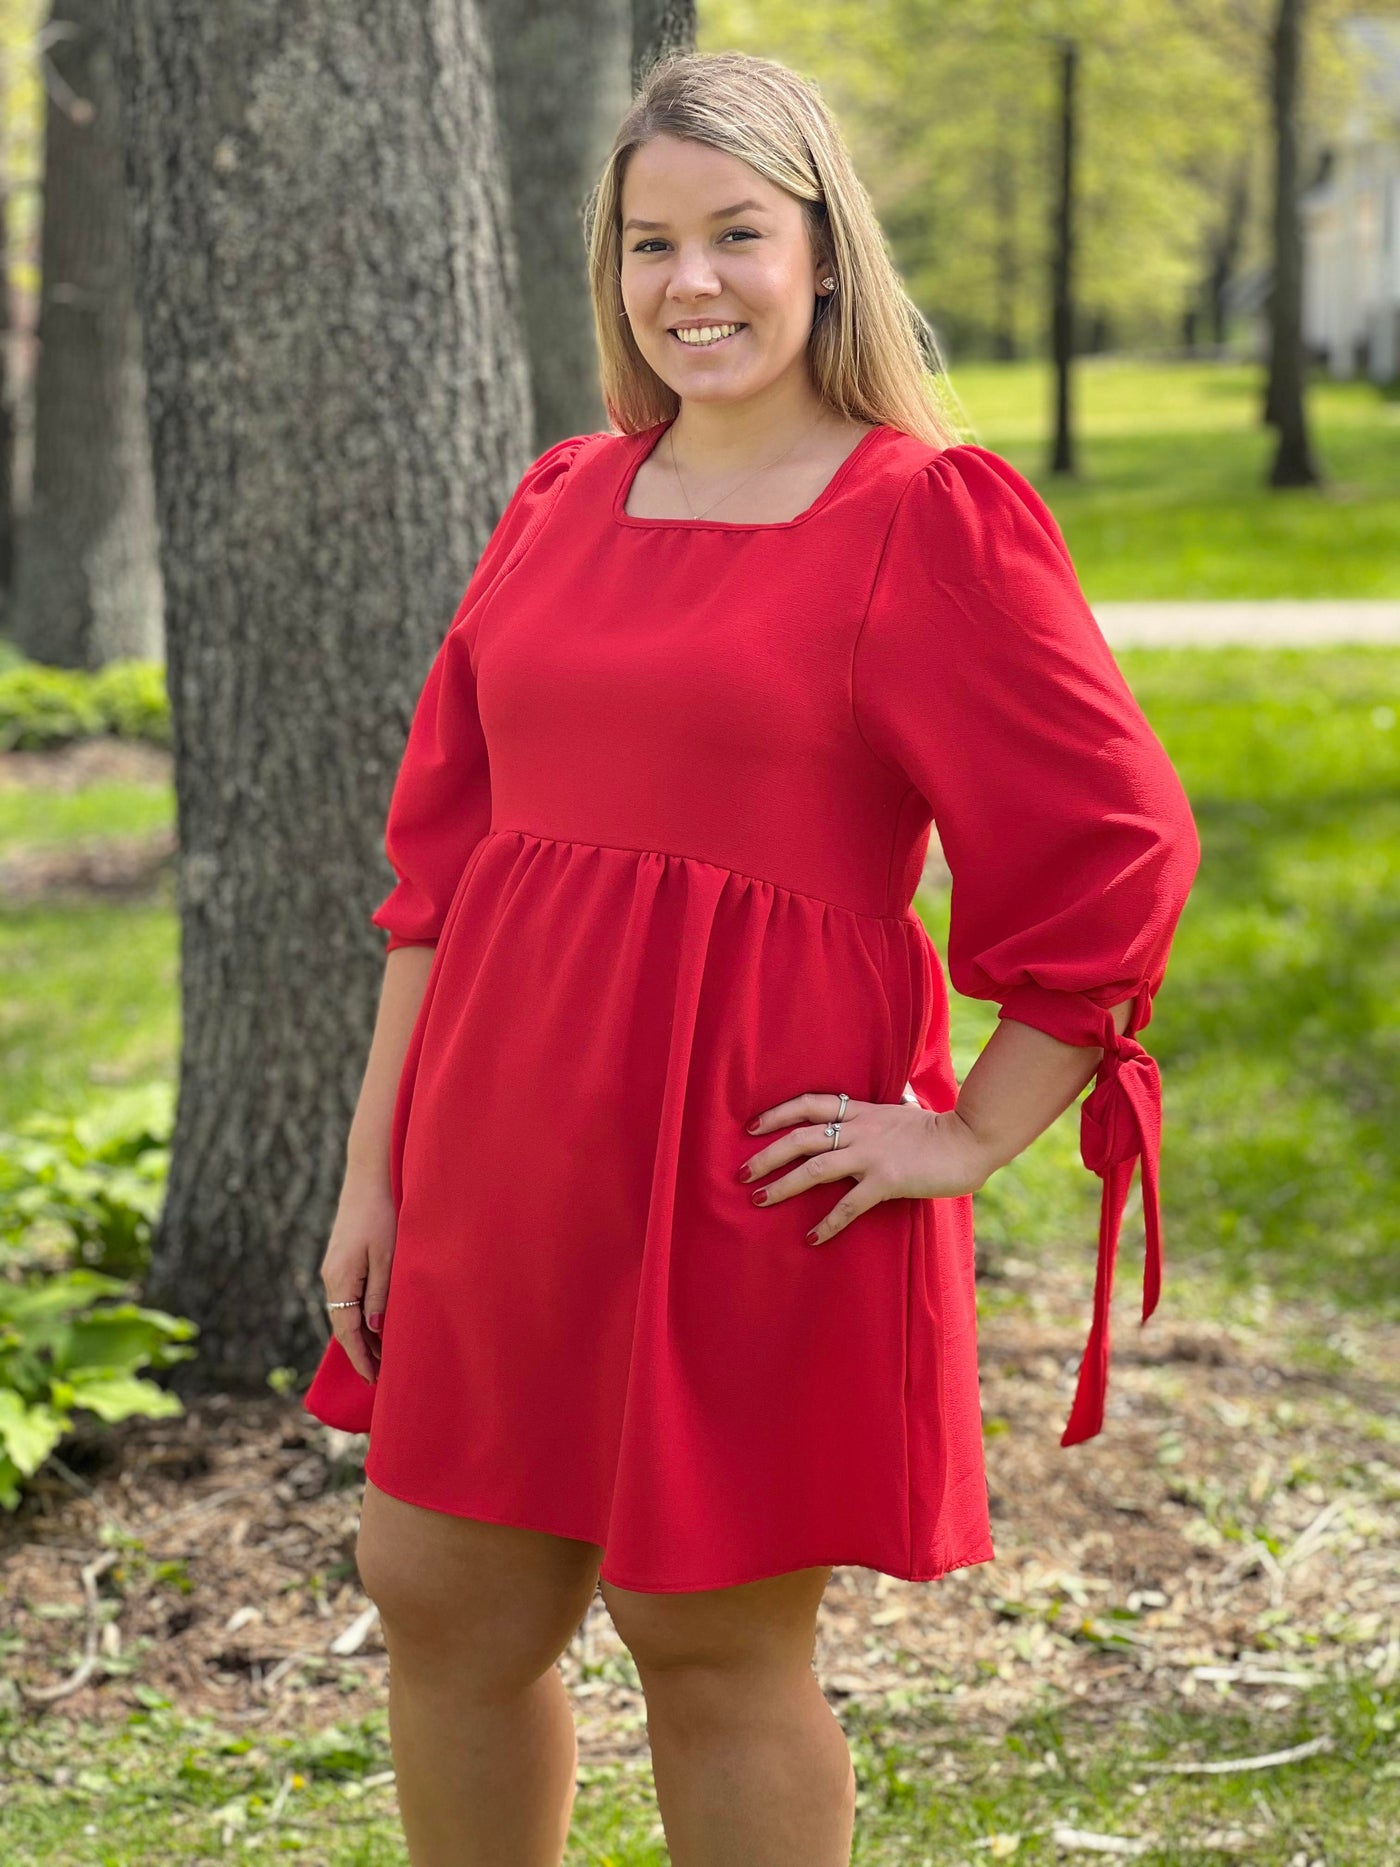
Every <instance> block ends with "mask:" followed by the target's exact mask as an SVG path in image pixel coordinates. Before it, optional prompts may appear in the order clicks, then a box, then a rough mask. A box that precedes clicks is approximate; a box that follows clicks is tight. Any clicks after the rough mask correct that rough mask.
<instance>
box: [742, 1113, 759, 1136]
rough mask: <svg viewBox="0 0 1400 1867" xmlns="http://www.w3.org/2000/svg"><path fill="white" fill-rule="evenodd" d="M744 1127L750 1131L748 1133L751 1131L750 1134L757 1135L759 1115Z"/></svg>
mask: <svg viewBox="0 0 1400 1867" xmlns="http://www.w3.org/2000/svg"><path fill="white" fill-rule="evenodd" d="M744 1126H745V1127H746V1128H747V1129H748V1131H749V1133H750V1134H757V1133H758V1117H757V1115H755V1116H754V1118H753V1120H752V1121H751V1122H745V1123H744Z"/></svg>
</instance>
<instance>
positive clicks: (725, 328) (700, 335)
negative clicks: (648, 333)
mask: <svg viewBox="0 0 1400 1867" xmlns="http://www.w3.org/2000/svg"><path fill="white" fill-rule="evenodd" d="M743 328H744V327H743V325H742V324H702V325H700V326H698V327H697V328H696V329H695V330H689V331H676V332H675V333H674V335H675V336H677V337H679V338H680V340H681V342H682V343H683V344H715V343H718V342H719V340H720V338H721V337H732V336H733V334H734V332H735V331H741V330H742V329H743Z"/></svg>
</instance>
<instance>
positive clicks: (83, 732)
mask: <svg viewBox="0 0 1400 1867" xmlns="http://www.w3.org/2000/svg"><path fill="white" fill-rule="evenodd" d="M98 733H111V734H112V735H114V736H115V737H117V738H122V739H145V740H148V741H149V742H150V743H151V744H152V745H159V746H167V747H168V746H169V745H170V743H171V731H170V703H169V698H168V696H167V694H166V690H165V672H164V669H163V667H162V666H161V664H160V663H159V662H155V661H134V660H133V661H111V662H108V664H107V665H106V667H104V668H99V669H97V670H96V671H94V672H88V671H86V670H84V669H79V668H50V667H46V666H44V665H43V664H41V663H39V662H31V661H26V662H21V663H20V664H19V665H18V666H17V667H10V668H6V669H4V670H3V671H0V751H3V752H38V751H42V750H44V749H45V748H47V747H49V746H56V745H65V744H67V743H68V742H69V741H71V740H74V739H87V738H91V737H93V736H94V735H95V734H98Z"/></svg>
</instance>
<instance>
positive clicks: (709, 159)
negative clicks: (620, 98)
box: [621, 132, 800, 226]
mask: <svg viewBox="0 0 1400 1867" xmlns="http://www.w3.org/2000/svg"><path fill="white" fill-rule="evenodd" d="M741 203H742V204H744V205H743V208H742V211H743V212H744V213H749V214H755V215H766V216H768V217H769V218H770V219H773V220H779V219H785V218H787V217H788V216H790V215H794V216H795V215H796V214H798V213H799V212H800V208H799V204H798V202H797V200H796V197H795V196H793V195H790V194H788V193H787V191H786V190H785V189H782V188H779V187H777V186H775V185H774V183H772V182H770V181H769V180H768V178H767V177H766V176H764V175H760V174H759V173H758V170H757V169H754V168H751V167H750V166H749V164H748V163H747V162H744V161H743V160H741V159H740V157H738V156H736V155H732V154H731V153H730V152H729V150H727V149H714V148H711V146H710V145H709V144H708V143H697V142H692V141H691V140H689V139H688V138H685V137H680V136H671V135H668V134H666V133H664V132H663V133H662V134H660V135H657V136H653V137H652V138H651V140H650V141H649V142H646V143H644V144H643V145H642V146H641V148H640V149H636V150H634V151H633V152H632V156H631V158H630V160H629V161H628V164H627V168H626V170H625V172H624V174H623V177H622V190H621V207H622V217H623V224H624V226H625V225H626V223H627V221H628V220H629V219H630V218H636V219H639V220H645V221H650V222H652V223H654V224H661V223H665V224H666V225H668V226H669V225H673V224H674V225H680V224H681V223H683V222H687V221H689V222H695V223H696V224H699V223H702V222H704V221H706V220H708V219H711V218H717V217H719V215H720V212H721V210H724V211H727V212H733V211H734V210H735V209H737V208H739V207H740V204H741Z"/></svg>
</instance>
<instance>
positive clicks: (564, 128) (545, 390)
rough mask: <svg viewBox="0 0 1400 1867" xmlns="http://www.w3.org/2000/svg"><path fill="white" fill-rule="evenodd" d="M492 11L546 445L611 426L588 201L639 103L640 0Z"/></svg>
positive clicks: (539, 421)
mask: <svg viewBox="0 0 1400 1867" xmlns="http://www.w3.org/2000/svg"><path fill="white" fill-rule="evenodd" d="M482 12H483V18H484V20H485V22H486V24H487V26H488V28H489V33H490V39H491V52H492V61H493V64H494V68H495V76H496V105H497V112H498V115H499V118H500V124H501V138H502V142H503V144H504V148H505V154H506V166H507V170H508V173H509V177H510V199H511V224H512V226H513V228H514V230H515V251H516V259H517V264H518V268H519V278H520V300H521V305H522V307H523V331H524V336H525V342H526V345H527V347H528V349H529V356H530V380H531V384H532V387H533V391H534V403H535V429H534V447H535V452H536V453H542V452H543V451H544V449H545V448H546V447H548V446H550V445H551V444H552V443H553V442H555V441H558V440H562V439H563V438H564V436H566V435H570V434H591V433H594V432H595V431H596V430H598V429H600V428H602V427H605V426H606V421H607V418H606V412H605V410H604V408H603V403H602V398H601V396H600V395H599V393H598V353H597V348H596V345H595V342H594V336H593V320H592V316H591V314H590V309H589V300H588V268H587V264H586V257H587V255H586V248H585V245H584V237H583V223H582V210H583V202H584V199H585V197H586V195H587V193H588V191H589V189H590V188H591V187H592V186H593V183H594V182H595V181H596V179H597V175H598V171H599V169H600V168H601V167H602V165H603V161H604V158H605V157H606V155H607V153H608V150H609V148H610V147H611V144H612V138H613V133H614V131H615V130H616V128H617V124H618V121H619V119H620V118H621V117H622V115H623V112H624V111H625V110H626V108H627V105H628V103H629V102H630V100H631V91H630V90H629V88H628V76H629V71H630V59H631V52H632V11H631V6H630V0H572V4H569V5H561V4H560V0H485V4H484V6H483V9H482ZM561 99H567V100H568V104H567V108H564V109H561V108H560V100H561Z"/></svg>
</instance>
